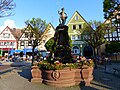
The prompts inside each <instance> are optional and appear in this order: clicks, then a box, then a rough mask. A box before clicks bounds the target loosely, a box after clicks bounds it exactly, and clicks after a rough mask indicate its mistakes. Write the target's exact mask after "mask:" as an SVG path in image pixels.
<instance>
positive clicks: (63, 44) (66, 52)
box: [52, 8, 73, 63]
mask: <svg viewBox="0 0 120 90" xmlns="http://www.w3.org/2000/svg"><path fill="white" fill-rule="evenodd" d="M58 13H59V15H60V18H59V25H58V26H57V27H56V30H55V35H54V45H53V47H52V49H53V50H54V57H53V58H56V57H57V58H61V62H62V63H71V62H72V61H73V60H72V56H71V49H70V43H69V35H68V26H66V25H65V22H66V19H67V14H66V13H65V12H64V8H62V9H61V12H60V11H58Z"/></svg>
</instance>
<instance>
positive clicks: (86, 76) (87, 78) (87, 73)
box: [82, 67, 93, 86]
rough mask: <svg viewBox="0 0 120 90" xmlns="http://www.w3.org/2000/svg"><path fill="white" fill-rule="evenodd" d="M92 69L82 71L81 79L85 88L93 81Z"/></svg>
mask: <svg viewBox="0 0 120 90" xmlns="http://www.w3.org/2000/svg"><path fill="white" fill-rule="evenodd" d="M92 73H93V67H88V68H83V69H82V79H83V81H84V82H85V86H90V82H91V81H92V80H93V75H92Z"/></svg>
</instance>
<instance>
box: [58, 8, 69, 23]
mask: <svg viewBox="0 0 120 90" xmlns="http://www.w3.org/2000/svg"><path fill="white" fill-rule="evenodd" d="M58 14H59V15H60V18H59V23H60V25H65V22H66V19H67V17H68V16H67V14H66V13H65V9H64V8H62V9H61V12H60V11H58Z"/></svg>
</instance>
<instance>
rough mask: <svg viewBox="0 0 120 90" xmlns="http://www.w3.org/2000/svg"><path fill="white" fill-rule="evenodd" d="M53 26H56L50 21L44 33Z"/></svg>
mask: <svg viewBox="0 0 120 90" xmlns="http://www.w3.org/2000/svg"><path fill="white" fill-rule="evenodd" d="M51 27H52V28H53V29H54V30H55V28H54V27H53V25H52V24H51V23H49V24H48V25H47V27H46V29H45V31H44V33H43V34H46V33H47V32H48V31H49V29H50V28H51Z"/></svg>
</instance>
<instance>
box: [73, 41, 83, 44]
mask: <svg viewBox="0 0 120 90" xmlns="http://www.w3.org/2000/svg"><path fill="white" fill-rule="evenodd" d="M72 44H85V42H83V41H74V42H72Z"/></svg>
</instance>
